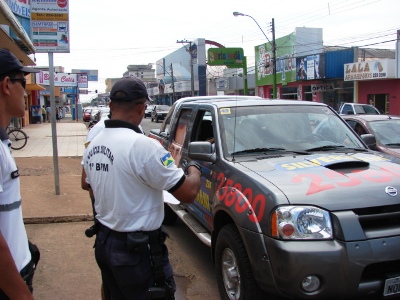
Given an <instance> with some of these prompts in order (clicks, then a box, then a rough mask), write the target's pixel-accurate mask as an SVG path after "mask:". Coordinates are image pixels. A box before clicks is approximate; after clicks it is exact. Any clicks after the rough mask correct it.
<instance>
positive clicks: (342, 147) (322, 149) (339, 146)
mask: <svg viewBox="0 0 400 300" xmlns="http://www.w3.org/2000/svg"><path fill="white" fill-rule="evenodd" d="M337 149H340V150H341V151H343V150H344V151H346V150H352V151H360V152H368V149H365V148H349V147H346V146H343V145H325V146H321V147H315V148H310V149H306V150H305V151H308V152H312V151H329V150H337Z"/></svg>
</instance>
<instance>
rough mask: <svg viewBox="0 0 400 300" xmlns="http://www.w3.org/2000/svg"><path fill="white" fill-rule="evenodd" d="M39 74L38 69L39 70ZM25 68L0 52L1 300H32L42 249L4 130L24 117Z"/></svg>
mask: <svg viewBox="0 0 400 300" xmlns="http://www.w3.org/2000/svg"><path fill="white" fill-rule="evenodd" d="M37 71H38V70H37ZM32 72H36V70H34V69H31V68H27V67H24V66H23V65H22V64H21V63H20V61H19V60H18V59H17V58H16V57H15V56H14V55H13V54H12V53H11V52H9V51H8V50H5V49H0V137H1V143H0V269H1V270H0V299H1V300H3V299H33V296H32V290H33V288H32V278H33V274H34V271H35V269H36V265H37V262H38V261H39V250H38V249H37V247H36V246H35V245H33V244H31V243H30V242H29V241H28V237H27V234H26V230H25V226H24V222H23V218H22V209H21V193H20V181H19V173H18V168H17V166H16V164H15V161H14V158H13V157H12V156H11V152H10V145H11V142H10V140H9V139H8V135H7V133H6V131H5V128H7V126H8V125H9V124H10V122H11V118H12V117H17V118H21V117H23V116H24V114H25V100H24V97H25V96H26V92H25V84H26V79H25V78H24V76H25V75H27V74H29V73H32Z"/></svg>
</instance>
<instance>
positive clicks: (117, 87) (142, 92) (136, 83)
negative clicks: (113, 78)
mask: <svg viewBox="0 0 400 300" xmlns="http://www.w3.org/2000/svg"><path fill="white" fill-rule="evenodd" d="M117 92H121V93H123V94H124V96H122V97H121V96H115V94H116V93H117ZM141 98H146V99H147V100H148V101H150V102H152V100H151V98H150V97H149V94H148V93H147V88H146V86H145V84H144V82H143V81H142V80H140V79H139V78H137V77H134V76H130V77H123V78H121V79H119V80H118V81H117V82H116V83H115V84H114V85H113V87H112V89H111V92H110V99H111V100H112V101H135V100H138V99H141Z"/></svg>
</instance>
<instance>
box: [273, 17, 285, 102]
mask: <svg viewBox="0 0 400 300" xmlns="http://www.w3.org/2000/svg"><path fill="white" fill-rule="evenodd" d="M283 72H285V71H283ZM276 97H277V90H276V43H275V21H274V18H272V98H273V99H276Z"/></svg>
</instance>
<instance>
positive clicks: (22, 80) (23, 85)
mask: <svg viewBox="0 0 400 300" xmlns="http://www.w3.org/2000/svg"><path fill="white" fill-rule="evenodd" d="M10 81H11V82H12V83H14V82H16V81H18V82H19V83H21V85H22V87H23V88H24V89H25V87H26V79H25V78H15V77H14V78H13V77H10Z"/></svg>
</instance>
